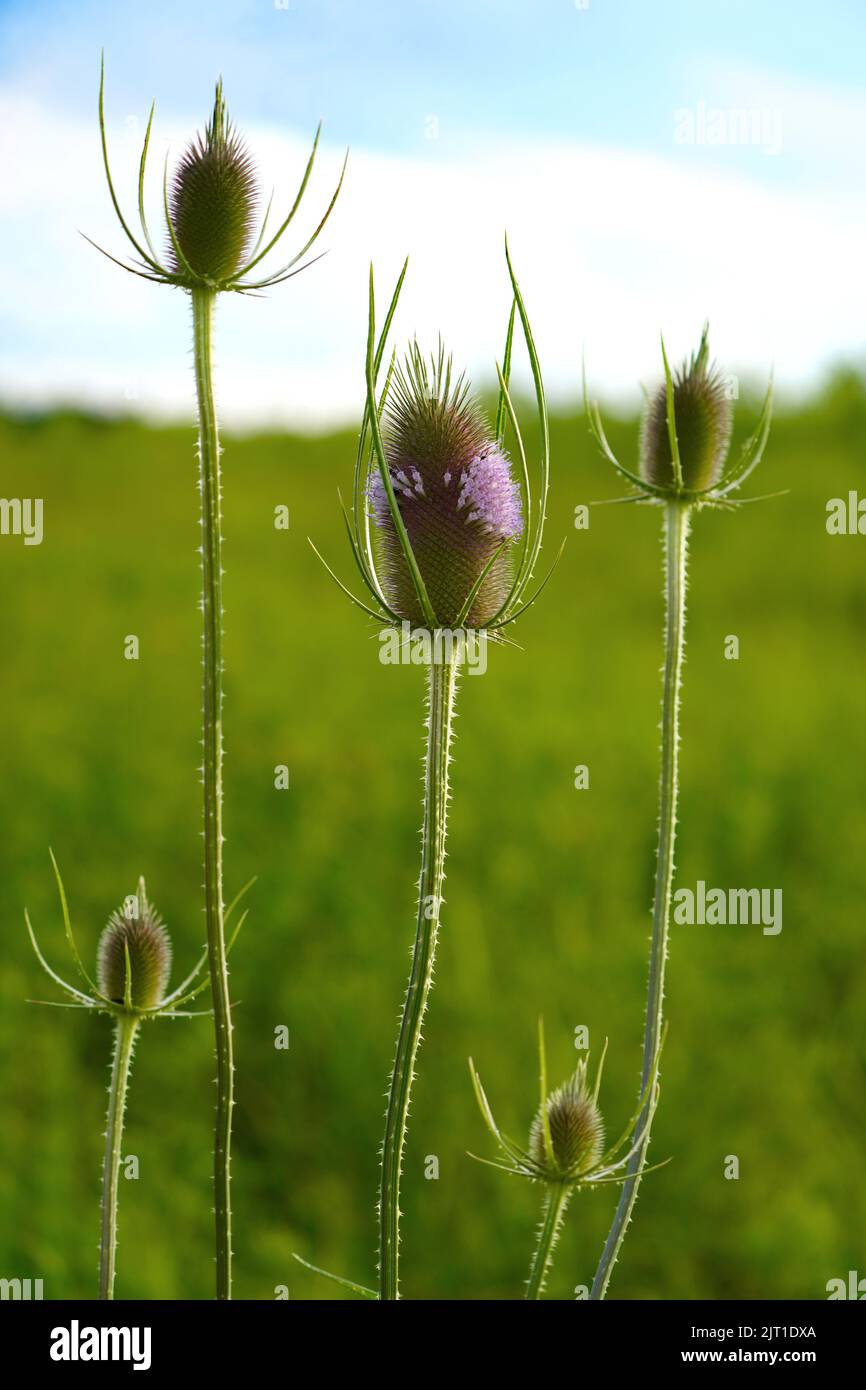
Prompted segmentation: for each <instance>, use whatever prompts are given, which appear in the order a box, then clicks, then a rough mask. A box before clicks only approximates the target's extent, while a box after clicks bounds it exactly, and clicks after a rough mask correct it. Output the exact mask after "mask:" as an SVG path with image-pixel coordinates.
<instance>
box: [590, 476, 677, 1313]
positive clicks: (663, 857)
mask: <svg viewBox="0 0 866 1390" xmlns="http://www.w3.org/2000/svg"><path fill="white" fill-rule="evenodd" d="M690 521H691V506H690V504H689V503H688V502H683V501H674V500H672V501H669V502H668V503H667V504H666V507H665V532H664V536H665V602H666V609H665V663H664V676H663V692H662V743H661V781H660V789H659V847H658V861H657V864H656V883H655V897H654V900H653V927H652V941H651V945H650V962H649V983H648V987H647V1011H646V1023H645V1027H644V1042H643V1065H642V1069H641V1092H642V1093H643V1092H644V1091H646V1095H647V1099H646V1103H645V1105H644V1107H643V1110H642V1112H641V1115H640V1118H639V1120H638V1122H637V1130H638V1133H640V1132H641V1130H643V1141H642V1143H641V1145H640V1148H639V1149H638V1150H637V1151H636V1153H635V1154H634V1155H633V1157H632V1158H631V1160H630V1161H629V1164H628V1166H627V1168H626V1181H625V1183H624V1184H623V1189H622V1192H621V1194H620V1199H619V1202H618V1204H617V1208H616V1214H615V1216H614V1218H613V1224H612V1226H611V1228H610V1232H609V1234H608V1237H607V1240H606V1242H605V1245H604V1249H603V1250H602V1253H601V1259H600V1261H599V1265H598V1269H597V1270H596V1273H595V1279H594V1280H593V1284H592V1289H591V1291H590V1298H591V1299H602V1298H604V1296H605V1294H606V1292H607V1286H608V1284H609V1282H610V1276H611V1273H612V1272H613V1266H614V1264H615V1263H616V1259H617V1256H618V1254H619V1251H620V1247H621V1245H622V1242H623V1240H624V1238H625V1233H626V1229H627V1227H628V1224H629V1221H630V1220H631V1214H632V1211H633V1209H634V1204H635V1202H636V1201H637V1191H638V1187H639V1186H640V1180H641V1174H642V1173H643V1170H644V1168H645V1166H646V1153H647V1148H648V1147H649V1141H650V1129H651V1126H652V1121H653V1116H654V1114H655V1107H656V1094H655V1091H656V1085H655V1083H656V1080H657V1074H658V1055H659V1046H660V1043H661V1037H662V1027H663V1012H664V992H665V962H666V960H667V954H668V933H669V926H670V908H671V891H672V887H673V877H674V845H675V841H676V832H677V800H678V792H679V783H678V764H679V718H680V686H681V681H682V669H683V649H684V637H685V625H686V559H687V555H688V537H689V524H690ZM653 1070H655V1073H656V1074H655V1075H653ZM651 1083H652V1084H651Z"/></svg>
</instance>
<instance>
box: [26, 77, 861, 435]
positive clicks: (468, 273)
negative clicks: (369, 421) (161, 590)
mask: <svg viewBox="0 0 866 1390" xmlns="http://www.w3.org/2000/svg"><path fill="white" fill-rule="evenodd" d="M0 132H2V135H0V139H2V151H0V155H2V162H3V168H4V178H3V180H2V182H0V212H2V231H0V267H2V269H0V278H2V286H0V303H2V305H3V308H2V315H3V319H4V320H5V333H4V341H3V344H2V346H0V396H2V398H3V399H5V400H7V401H9V400H24V401H28V402H32V403H39V404H42V403H50V402H53V401H57V400H66V401H70V400H71V401H74V402H78V403H79V404H82V405H88V406H98V407H100V408H105V409H108V410H112V411H114V410H123V409H129V408H133V409H140V410H141V411H142V412H144V413H147V414H148V415H154V416H160V417H170V416H182V415H187V414H189V412H190V408H191V394H192V378H191V373H190V370H189V344H188V337H189V335H188V321H187V314H188V311H187V306H186V304H185V300H184V296H183V295H181V294H180V293H178V292H172V291H170V290H168V289H165V288H162V287H159V286H155V285H151V284H148V283H146V282H144V281H139V280H135V279H133V277H131V276H127V275H124V274H123V272H122V271H120V270H118V269H116V268H115V267H112V266H111V265H110V263H109V262H107V261H105V260H103V259H102V258H101V257H100V256H98V255H97V253H96V252H95V251H93V250H92V249H91V248H90V247H89V246H88V245H87V244H86V242H84V241H83V240H82V239H81V238H80V237H78V236H77V235H76V231H75V229H76V228H78V227H80V228H82V229H83V230H86V231H87V232H88V233H89V234H91V235H93V236H94V238H95V239H96V240H98V241H100V242H101V244H103V245H104V246H105V247H106V248H107V249H109V250H111V251H113V252H114V253H117V254H119V253H120V251H121V249H122V245H123V238H122V234H121V232H120V228H119V227H118V226H117V224H116V222H115V220H114V218H113V214H112V212H111V209H110V205H109V200H108V193H107V190H106V187H105V184H104V179H103V175H102V171H101V162H100V153H99V142H98V133H97V130H96V126H95V122H94V123H93V124H89V123H83V122H81V121H79V120H73V119H70V118H67V117H66V116H64V114H63V113H62V112H60V111H52V110H49V109H47V108H46V107H43V106H40V105H37V104H35V103H34V102H32V101H31V100H29V99H28V97H27V96H26V95H25V94H24V93H22V92H21V91H17V90H15V89H10V88H7V89H5V90H2V89H0ZM184 134H185V132H180V131H179V130H177V129H173V128H172V127H171V123H170V122H169V123H166V122H161V121H160V119H159V112H158V113H157V129H156V132H155V137H154V141H153V156H154V158H153V169H152V175H153V177H152V180H151V187H150V190H149V194H150V196H149V206H150V208H151V209H152V214H151V215H152V221H153V224H154V226H157V227H158V226H159V225H161V219H160V218H159V216H158V210H159V202H160V180H161V163H162V159H163V158H164V155H165V149H166V136H167V135H168V136H170V137H171V141H172V148H173V149H174V150H175V152H176V151H177V150H179V148H180V145H181V141H182V139H183V136H184ZM248 134H249V139H250V144H251V146H252V147H253V148H254V149H255V151H256V153H257V155H259V156H260V164H261V167H262V170H263V175H264V177H265V181H266V183H267V185H268V186H270V183H271V182H273V183H274V184H275V185H276V187H277V198H276V201H275V206H276V207H279V206H280V195H282V202H283V204H285V203H286V202H287V200H288V199H289V197H290V196H291V195H292V194H293V192H294V188H293V182H294V183H296V182H297V180H298V178H299V176H300V172H301V170H302V168H303V164H304V161H305V159H306V155H307V152H308V143H307V140H306V139H302V138H301V137H300V136H298V135H297V134H285V133H278V132H277V131H275V130H273V129H262V128H259V129H251V130H250V131H249V132H248ZM109 135H110V140H111V152H112V159H113V166H114V172H115V179H116V184H117V187H118V192H119V193H121V190H122V193H121V197H122V201H123V203H124V206H125V208H126V209H127V211H128V214H129V217H130V218H131V217H132V215H133V212H134V205H135V187H136V173H137V160H138V147H139V144H140V139H141V136H142V135H143V126H142V124H141V122H140V121H133V120H131V119H130V120H127V121H124V120H123V119H122V118H121V119H119V120H116V121H114V122H113V123H112V124H111V125H110V130H109ZM340 159H341V151H339V150H336V149H329V148H327V147H326V148H325V149H324V150H323V152H322V156H321V161H320V164H319V165H318V166H317V170H316V173H315V175H314V178H313V180H312V183H311V186H310V189H309V190H308V193H307V199H306V200H305V204H304V207H303V209H302V213H303V223H302V225H301V226H300V227H299V235H298V236H297V237H292V238H291V239H288V240H287V254H291V252H292V251H293V250H294V249H296V247H297V246H298V244H299V241H300V235H301V234H302V233H303V232H304V230H305V229H306V231H307V232H308V231H309V230H310V229H311V227H312V226H313V225H315V220H316V219H317V217H318V215H320V212H321V210H323V208H324V206H325V205H326V202H327V199H328V197H329V196H330V192H331V189H332V187H333V185H334V183H335V181H336V178H337V174H338V170H339V164H340ZM300 221H301V215H299V222H300ZM506 227H507V228H508V231H509V237H510V241H511V245H512V251H513V257H514V261H515V265H516V268H517V270H518V274H519V276H520V278H521V283H522V288H523V291H524V296H525V299H526V301H527V304H528V307H529V310H530V313H531V315H532V318H533V324H534V328H535V333H536V340H537V342H538V345H539V350H540V353H541V356H542V365H543V368H544V371H545V376H546V380H547V383H548V386H549V389H550V392H551V395H552V396H553V397H554V398H556V399H560V400H562V399H573V398H574V397H575V395H576V393H577V389H578V382H579V376H580V356H581V350H582V347H583V346H584V345H585V346H586V353H587V364H588V370H589V373H590V377H591V380H592V383H593V387H594V389H597V390H598V391H600V392H601V393H602V394H614V395H631V394H632V393H633V390H634V386H635V383H636V382H637V381H638V380H653V379H655V377H656V375H657V372H658V346H657V345H658V333H659V330H660V329H662V328H663V329H664V332H665V336H666V340H667V341H668V344H669V346H670V348H671V350H672V351H673V352H675V353H676V354H677V355H679V354H681V353H684V352H686V351H687V350H689V349H690V348H691V347H692V346H693V345H694V343H695V341H696V339H697V335H698V333H699V331H700V326H701V323H702V322H703V319H704V318H705V317H709V319H710V321H711V324H712V327H713V347H714V350H715V352H716V354H717V355H718V356H719V357H720V359H722V360H723V361H724V362H725V363H726V365H727V366H729V367H730V368H731V369H732V370H735V371H739V372H741V373H744V374H751V375H754V376H755V377H758V378H761V379H763V378H764V377H765V375H766V371H767V368H768V365H769V363H770V362H771V360H774V361H775V365H776V375H777V379H778V380H779V382H780V384H781V386H782V387H783V388H785V387H787V388H788V389H792V390H796V389H800V388H802V387H803V386H805V385H807V384H809V383H811V382H813V381H814V379H815V377H816V375H817V374H818V373H819V372H820V370H821V368H822V367H823V366H825V365H826V364H828V363H829V362H832V361H833V360H835V359H837V358H838V357H840V356H843V355H846V354H847V355H851V354H855V353H858V352H861V351H862V350H863V345H864V336H866V334H864V327H863V314H862V305H860V304H859V302H858V301H857V299H856V297H855V296H854V295H853V294H852V292H851V267H852V266H855V265H857V264H858V263H859V259H860V256H861V254H862V246H863V244H864V238H866V203H864V201H863V200H862V199H859V200H858V199H856V198H852V197H850V196H848V195H846V196H844V197H843V196H841V195H839V196H836V197H835V198H834V197H832V196H830V195H828V194H826V193H825V195H824V196H823V197H822V198H821V199H817V198H816V197H814V196H813V195H812V194H810V192H809V190H807V189H802V190H800V189H798V188H793V189H791V188H788V189H785V188H783V187H777V186H772V185H767V184H761V183H759V182H757V181H756V180H755V179H754V178H750V177H747V176H746V175H745V174H744V173H742V172H740V173H737V172H733V171H731V170H721V171H720V170H719V169H718V167H717V166H715V165H713V164H711V163H710V161H707V164H706V167H705V166H704V165H703V163H702V162H700V161H699V160H696V159H695V158H691V159H690V160H689V161H686V162H684V161H683V160H682V159H678V158H677V157H676V154H675V153H674V152H672V154H671V157H670V158H666V157H660V156H652V155H647V154H640V153H636V152H628V151H625V150H619V149H607V148H601V147H593V146H589V145H584V144H580V143H576V142H566V141H561V142H558V143H553V142H549V141H548V142H544V143H536V142H531V141H528V140H527V141H524V142H520V143H515V142H508V143H505V142H503V141H502V140H499V139H497V140H496V141H480V140H478V141H475V142H472V141H468V142H467V143H465V145H464V147H463V150H462V153H461V156H460V158H459V160H457V161H453V160H449V161H448V162H445V161H444V159H443V158H442V155H441V153H440V147H439V146H438V144H437V142H436V141H431V142H430V143H429V145H428V146H426V147H425V157H423V158H414V159H410V158H403V157H399V156H396V155H383V154H377V153H375V152H371V151H365V150H358V149H356V150H354V151H353V153H352V156H351V160H350V165H349V175H348V178H347V183H346V187H345V189H344V193H343V196H342V197H341V199H340V203H339V204H338V208H337V211H336V212H335V214H334V217H333V219H332V223H331V224H330V225H329V227H328V229H327V230H326V233H325V235H324V238H323V242H324V244H325V245H327V246H328V247H329V248H330V254H329V255H328V256H327V257H326V259H325V260H324V261H322V262H321V263H320V264H319V265H317V266H316V267H314V268H313V269H311V270H310V271H309V272H307V273H305V274H304V275H302V276H299V277H298V278H297V279H295V280H293V281H290V282H289V283H287V284H285V285H282V286H279V287H277V288H276V289H274V290H273V291H271V292H270V294H269V296H268V298H267V299H264V300H261V301H256V300H249V299H240V298H237V297H233V296H225V297H224V298H223V301H222V303H221V308H220V315H219V321H218V344H219V346H218V371H219V384H220V396H221V401H222V415H223V418H224V420H225V421H226V422H227V423H230V424H232V425H234V426H238V427H247V426H255V425H260V424H266V423H276V422H281V423H290V424H293V425H295V426H298V427H317V426H319V425H322V424H334V423H337V422H348V421H352V420H354V419H356V418H357V415H358V411H359V407H360V403H361V400H362V394H363V350H364V341H365V335H366V292H367V283H366V277H367V269H368V265H369V261H370V259H371V258H373V259H374V261H375V265H376V270H377V287H378V292H379V302H380V305H381V306H382V307H384V301H385V297H386V294H387V293H389V292H390V286H391V284H392V283H393V280H394V277H395V275H396V273H397V271H398V269H399V266H400V264H401V262H402V259H403V256H404V255H405V254H406V252H407V251H408V252H410V253H411V263H410V274H409V277H408V279H407V284H406V289H405V291H404V300H403V303H402V308H401V312H400V316H399V319H398V336H400V337H405V336H406V335H408V334H410V333H412V332H414V331H417V332H418V334H419V337H421V339H422V341H424V342H427V343H430V345H431V346H432V345H433V344H435V341H436V337H437V335H438V333H439V332H440V331H441V332H442V334H443V336H444V337H445V339H446V342H447V344H448V346H449V347H451V348H452V349H453V351H454V353H455V357H456V358H457V360H458V361H459V362H460V364H461V365H466V366H467V367H468V368H469V370H470V372H471V373H472V375H473V376H474V378H475V379H476V380H478V381H482V380H483V381H488V380H489V379H490V377H491V375H492V361H493V359H494V357H495V356H496V355H497V354H499V353H500V352H501V340H502V335H503V330H504V323H505V318H506V315H507V311H508V305H509V293H508V283H507V279H506V274H505V266H504V258H503V254H502V233H503V230H504V228H506ZM130 398H132V399H130Z"/></svg>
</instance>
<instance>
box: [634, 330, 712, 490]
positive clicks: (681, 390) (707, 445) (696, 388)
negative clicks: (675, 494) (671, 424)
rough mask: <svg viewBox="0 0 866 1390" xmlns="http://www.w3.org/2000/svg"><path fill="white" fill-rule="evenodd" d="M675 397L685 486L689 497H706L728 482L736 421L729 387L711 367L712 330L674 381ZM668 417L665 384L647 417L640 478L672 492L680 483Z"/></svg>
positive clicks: (646, 413)
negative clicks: (725, 475)
mask: <svg viewBox="0 0 866 1390" xmlns="http://www.w3.org/2000/svg"><path fill="white" fill-rule="evenodd" d="M673 395H674V417H675V419H676V426H677V430H676V433H677V443H678V445H679V455H680V469H681V475H682V486H683V487H684V488H685V489H686V490H687V491H688V492H701V491H703V490H704V489H705V488H710V487H713V486H714V485H715V484H716V483H717V482H718V481H719V479H720V478H721V476H722V472H723V470H724V466H725V459H726V458H727V456H728V448H729V447H730V442H731V428H732V425H733V418H734V411H733V404H732V402H731V399H730V396H729V394H728V392H727V388H726V386H725V383H724V381H723V380H722V377H721V375H720V374H719V371H718V369H717V368H716V367H715V366H714V365H711V363H710V349H709V343H708V342H707V329H706V328H705V329H704V332H703V336H702V338H701V342H700V346H699V348H698V350H697V352H695V353H693V354H692V356H691V358H690V359H689V361H688V362H686V363H685V364H684V365H683V366H682V367H681V368H680V370H679V371H678V372H677V373H676V374H675V376H674V378H673ZM667 414H668V399H667V385H666V383H664V382H663V383H662V384H661V386H659V388H658V390H657V391H656V393H655V395H654V396H653V397H652V398H651V400H650V401H649V403H648V405H647V409H646V411H645V413H644V418H643V424H642V427H641V440H640V472H641V476H642V477H643V478H644V479H645V481H646V482H648V483H654V484H655V485H656V487H662V488H668V489H672V488H673V487H674V486H675V484H676V481H677V480H676V477H675V475H674V463H673V454H672V452H671V439H670V435H669V433H668V424H667Z"/></svg>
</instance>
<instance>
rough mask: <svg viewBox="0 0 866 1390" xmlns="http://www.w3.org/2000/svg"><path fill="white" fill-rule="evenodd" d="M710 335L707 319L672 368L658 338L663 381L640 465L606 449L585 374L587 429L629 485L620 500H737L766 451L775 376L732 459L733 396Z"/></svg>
mask: <svg viewBox="0 0 866 1390" xmlns="http://www.w3.org/2000/svg"><path fill="white" fill-rule="evenodd" d="M708 335H709V327H708V325H707V324H705V325H704V330H703V333H702V334H701V341H700V344H699V345H698V349H697V352H695V353H693V354H692V356H691V357H690V358H689V359H688V361H687V362H685V363H684V364H683V365H682V367H681V368H680V369H679V370H678V371H677V373H676V374H673V373H672V372H671V369H670V366H669V364H668V358H667V353H666V352H665V345H664V340H662V362H663V365H664V381H663V382H662V384H661V385H660V386H659V387H658V389H657V390H656V392H655V393H654V394H653V395H652V396H651V397H650V399H649V402H648V404H647V407H646V411H645V413H644V417H643V421H642V424H641V435H640V458H639V463H638V469H637V472H635V471H634V470H632V469H629V468H626V467H625V466H624V465H623V464H621V463H620V461H619V459H618V458H617V457H616V455H615V454H614V452H613V450H612V449H611V447H610V444H609V443H608V441H607V436H606V435H605V432H604V426H603V425H602V422H601V414H600V412H599V408H598V405H597V404H596V403H595V402H594V401H593V402H592V403H590V401H589V399H588V398H587V395H586V381H585V380H584V403H585V406H586V415H587V420H588V423H589V428H590V432H591V434H592V436H593V438H594V439H595V441H596V443H597V444H598V446H599V448H600V449H601V452H602V453H603V454H604V456H605V458H606V459H607V460H608V462H609V463H611V464H612V465H613V467H614V468H615V469H616V471H617V473H619V475H620V476H621V477H622V478H625V479H626V481H627V482H629V483H631V484H632V486H633V488H634V491H633V492H632V494H631V495H630V496H629V497H626V498H623V499H622V500H623V501H627V502H647V501H649V502H666V501H678V502H682V503H684V504H687V505H690V506H696V507H713V506H726V507H735V506H741V505H742V502H743V499H736V498H734V497H733V496H732V494H733V493H734V492H736V490H737V489H738V488H739V487H741V486H742V484H743V483H744V482H745V480H746V478H748V476H749V474H750V473H752V472H753V471H754V469H756V468H757V466H758V464H759V463H760V462H761V459H762V457H763V454H764V449H765V448H766V445H767V439H768V437H769V433H770V419H771V416H772V409H773V381H772V377H771V378H770V384H769V386H768V388H767V394H766V396H765V397H764V403H763V405H762V407H761V413H760V416H759V418H758V423H757V425H756V426H755V430H754V433H753V434H752V435H751V437H750V438H749V439H747V440H746V442H745V444H744V445H743V447H742V449H741V450H740V454H739V457H738V458H736V459H735V461H734V462H733V463H730V464H729V463H728V454H729V451H730V445H731V429H732V426H733V414H734V409H733V401H732V399H731V398H730V396H729V394H728V389H727V387H726V384H725V382H724V380H723V378H722V377H721V375H720V373H719V371H718V369H717V368H716V367H715V366H714V365H713V364H712V363H711V361H710V347H709V338H708ZM746 500H757V499H746Z"/></svg>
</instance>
